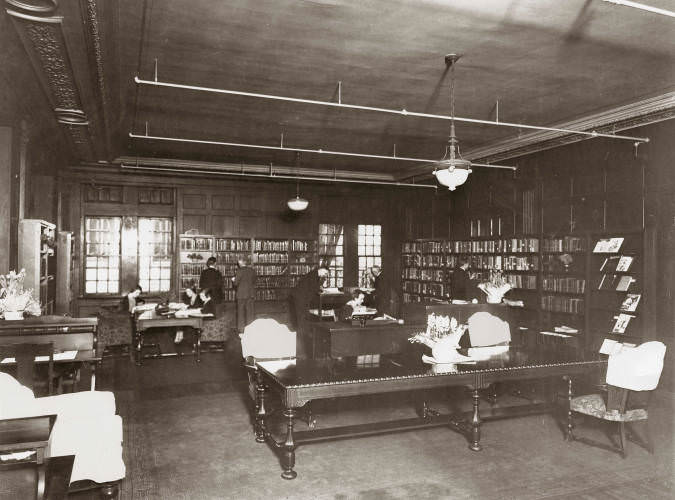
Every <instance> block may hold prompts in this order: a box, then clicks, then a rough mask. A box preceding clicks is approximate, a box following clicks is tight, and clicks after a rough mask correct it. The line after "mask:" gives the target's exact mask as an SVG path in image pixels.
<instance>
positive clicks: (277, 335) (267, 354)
mask: <svg viewBox="0 0 675 500" xmlns="http://www.w3.org/2000/svg"><path fill="white" fill-rule="evenodd" d="M241 354H242V356H243V357H244V359H246V358H247V357H249V356H253V357H254V358H257V359H275V358H293V357H295V354H296V334H295V332H293V331H291V330H289V329H288V327H287V326H286V325H284V324H281V323H278V322H277V321H276V320H274V319H271V318H260V319H256V320H255V321H253V322H251V323H249V324H248V325H247V326H246V328H245V329H244V333H243V334H241Z"/></svg>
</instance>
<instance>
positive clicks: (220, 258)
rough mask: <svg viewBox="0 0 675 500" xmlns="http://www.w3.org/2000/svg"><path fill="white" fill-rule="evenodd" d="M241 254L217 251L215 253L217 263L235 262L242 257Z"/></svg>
mask: <svg viewBox="0 0 675 500" xmlns="http://www.w3.org/2000/svg"><path fill="white" fill-rule="evenodd" d="M242 256H243V255H242V254H238V253H224V252H221V253H218V254H216V262H217V263H219V264H236V263H237V261H238V260H239V259H241V258H242Z"/></svg>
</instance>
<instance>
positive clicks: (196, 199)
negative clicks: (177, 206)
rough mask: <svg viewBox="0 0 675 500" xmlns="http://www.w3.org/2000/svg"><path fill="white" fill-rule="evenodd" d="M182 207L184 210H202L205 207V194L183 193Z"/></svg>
mask: <svg viewBox="0 0 675 500" xmlns="http://www.w3.org/2000/svg"><path fill="white" fill-rule="evenodd" d="M183 208H184V209H186V210H204V209H205V208H206V195H204V194H184V195H183Z"/></svg>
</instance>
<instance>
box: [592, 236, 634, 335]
mask: <svg viewBox="0 0 675 500" xmlns="http://www.w3.org/2000/svg"><path fill="white" fill-rule="evenodd" d="M642 241H643V237H642V233H616V234H614V233H612V234H603V235H599V236H596V237H595V238H593V240H592V247H591V249H590V250H591V253H590V260H591V263H590V268H591V272H590V286H591V291H590V297H589V299H590V300H589V302H590V314H589V328H590V333H591V335H592V337H593V338H592V341H593V343H594V344H597V343H599V342H601V341H602V339H603V338H611V339H613V340H617V341H620V342H628V343H633V344H638V343H640V341H641V338H642V337H643V335H644V333H643V332H644V326H645V321H644V319H645V318H644V315H641V311H642V310H643V309H644V296H643V293H642V291H643V260H642Z"/></svg>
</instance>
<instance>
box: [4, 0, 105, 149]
mask: <svg viewBox="0 0 675 500" xmlns="http://www.w3.org/2000/svg"><path fill="white" fill-rule="evenodd" d="M6 1H7V3H8V4H10V2H9V0H6ZM23 3H26V2H23ZM34 3H38V2H34ZM43 3H44V2H43ZM7 14H9V15H10V17H11V19H12V22H13V23H14V27H15V28H16V30H17V32H18V33H19V36H20V38H21V41H22V42H23V45H24V48H25V49H26V52H27V53H28V55H29V57H30V60H31V63H32V65H33V69H34V70H35V72H36V75H37V77H38V79H39V81H40V83H41V84H42V86H43V88H44V90H45V93H46V95H47V98H48V100H49V102H50V104H51V105H52V108H53V109H54V113H55V114H56V119H57V121H58V122H59V123H61V124H62V125H64V130H65V131H66V132H67V133H68V135H69V137H70V139H71V141H72V145H73V149H74V150H75V152H76V154H77V155H78V157H79V158H80V159H89V160H91V159H93V158H94V152H93V151H94V149H93V130H92V127H91V126H90V124H89V122H88V120H87V117H86V114H85V112H84V111H83V109H82V108H83V106H82V102H81V99H80V93H79V90H78V88H77V85H76V83H75V77H74V74H73V70H72V66H71V64H70V60H69V57H68V51H67V48H66V43H65V39H64V36H63V27H62V22H63V18H62V17H60V16H43V17H37V16H31V15H28V14H25V13H23V12H18V11H15V10H12V9H7Z"/></svg>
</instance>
